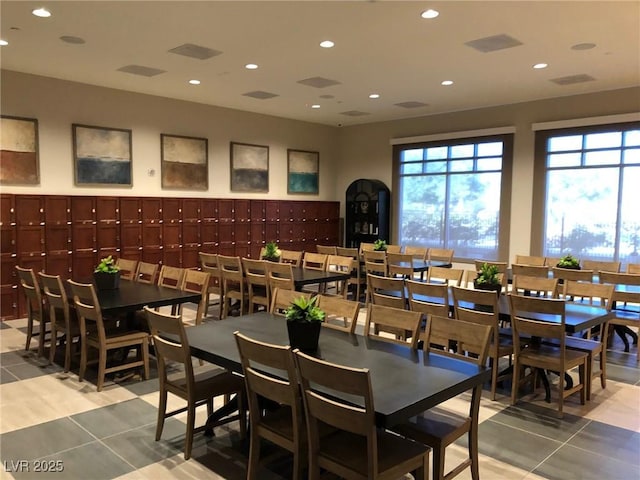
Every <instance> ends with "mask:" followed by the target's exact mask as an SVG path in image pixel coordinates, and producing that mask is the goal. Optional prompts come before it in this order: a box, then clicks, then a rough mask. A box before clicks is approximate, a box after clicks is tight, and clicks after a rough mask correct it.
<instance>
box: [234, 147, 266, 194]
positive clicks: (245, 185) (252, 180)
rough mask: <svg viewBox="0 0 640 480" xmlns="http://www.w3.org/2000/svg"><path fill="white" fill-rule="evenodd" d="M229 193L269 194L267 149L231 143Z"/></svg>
mask: <svg viewBox="0 0 640 480" xmlns="http://www.w3.org/2000/svg"><path fill="white" fill-rule="evenodd" d="M230 148H231V191H232V192H247V193H268V192H269V147H268V146H266V145H252V144H248V143H237V142H231V145H230Z"/></svg>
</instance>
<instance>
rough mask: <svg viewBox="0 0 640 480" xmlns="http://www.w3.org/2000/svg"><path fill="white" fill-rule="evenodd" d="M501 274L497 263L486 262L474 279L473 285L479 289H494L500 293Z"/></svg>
mask: <svg viewBox="0 0 640 480" xmlns="http://www.w3.org/2000/svg"><path fill="white" fill-rule="evenodd" d="M499 275H500V274H499V273H498V267H497V266H496V265H489V264H488V263H486V262H485V263H483V264H482V267H481V268H480V271H479V272H478V276H477V277H476V278H475V280H474V281H473V286H474V288H476V289H477V290H492V291H495V292H496V293H497V294H498V295H500V292H501V291H502V282H501V281H500V276H499Z"/></svg>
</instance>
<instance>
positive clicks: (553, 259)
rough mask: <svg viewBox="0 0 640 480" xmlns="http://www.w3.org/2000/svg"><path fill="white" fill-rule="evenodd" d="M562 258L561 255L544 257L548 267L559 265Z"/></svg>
mask: <svg viewBox="0 0 640 480" xmlns="http://www.w3.org/2000/svg"><path fill="white" fill-rule="evenodd" d="M560 260H562V258H561V257H544V265H545V266H546V267H549V268H552V267H555V266H556V265H558V263H560Z"/></svg>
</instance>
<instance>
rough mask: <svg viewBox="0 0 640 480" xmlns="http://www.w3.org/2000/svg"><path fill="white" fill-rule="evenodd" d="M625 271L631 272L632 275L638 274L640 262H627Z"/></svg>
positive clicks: (639, 272)
mask: <svg viewBox="0 0 640 480" xmlns="http://www.w3.org/2000/svg"><path fill="white" fill-rule="evenodd" d="M627 273H631V274H634V275H637V274H640V263H628V264H627Z"/></svg>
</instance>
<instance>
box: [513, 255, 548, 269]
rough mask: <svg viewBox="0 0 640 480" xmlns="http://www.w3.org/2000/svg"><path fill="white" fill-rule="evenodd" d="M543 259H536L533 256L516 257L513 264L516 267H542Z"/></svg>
mask: <svg viewBox="0 0 640 480" xmlns="http://www.w3.org/2000/svg"><path fill="white" fill-rule="evenodd" d="M544 260H545V257H537V256H534V255H516V261H515V262H513V263H515V264H518V265H534V266H539V267H541V266H543V265H544V264H545V263H544Z"/></svg>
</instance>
